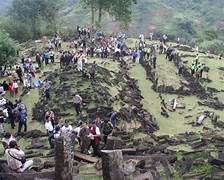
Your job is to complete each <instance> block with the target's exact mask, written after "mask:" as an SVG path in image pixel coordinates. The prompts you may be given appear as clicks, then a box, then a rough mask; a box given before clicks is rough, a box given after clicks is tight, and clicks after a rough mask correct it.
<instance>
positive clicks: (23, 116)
mask: <svg viewBox="0 0 224 180" xmlns="http://www.w3.org/2000/svg"><path fill="white" fill-rule="evenodd" d="M17 119H18V122H19V128H18V133H20V132H21V130H22V127H23V126H24V132H26V131H27V113H26V111H23V109H22V108H19V109H18V114H17Z"/></svg>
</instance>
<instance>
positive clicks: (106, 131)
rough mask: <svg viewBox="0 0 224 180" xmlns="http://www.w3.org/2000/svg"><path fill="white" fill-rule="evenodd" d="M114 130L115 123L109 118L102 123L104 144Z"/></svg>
mask: <svg viewBox="0 0 224 180" xmlns="http://www.w3.org/2000/svg"><path fill="white" fill-rule="evenodd" d="M112 132H113V125H112V124H111V122H110V121H109V120H107V119H106V120H104V122H103V123H102V134H103V141H104V144H107V137H108V136H109V135H110V134H112Z"/></svg>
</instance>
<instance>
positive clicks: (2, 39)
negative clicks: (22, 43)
mask: <svg viewBox="0 0 224 180" xmlns="http://www.w3.org/2000/svg"><path fill="white" fill-rule="evenodd" d="M16 52H17V43H16V42H15V41H14V40H13V39H11V38H10V37H9V35H8V34H6V33H3V32H0V66H4V65H7V64H13V63H14V62H15V60H16V59H15V56H16Z"/></svg>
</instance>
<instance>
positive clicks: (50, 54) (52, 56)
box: [49, 49, 54, 64]
mask: <svg viewBox="0 0 224 180" xmlns="http://www.w3.org/2000/svg"><path fill="white" fill-rule="evenodd" d="M49 56H50V60H51V63H52V64H54V51H53V50H52V49H51V50H50V52H49Z"/></svg>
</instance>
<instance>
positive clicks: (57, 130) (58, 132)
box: [48, 125, 61, 149]
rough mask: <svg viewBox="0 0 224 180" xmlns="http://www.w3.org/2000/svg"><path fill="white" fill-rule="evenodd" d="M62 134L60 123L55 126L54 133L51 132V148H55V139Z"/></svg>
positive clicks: (49, 138)
mask: <svg viewBox="0 0 224 180" xmlns="http://www.w3.org/2000/svg"><path fill="white" fill-rule="evenodd" d="M60 136H61V127H60V126H59V125H57V126H55V128H54V130H53V133H50V134H49V137H48V140H49V144H50V146H51V149H53V148H54V144H55V139H58V138H59V137H60Z"/></svg>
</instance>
